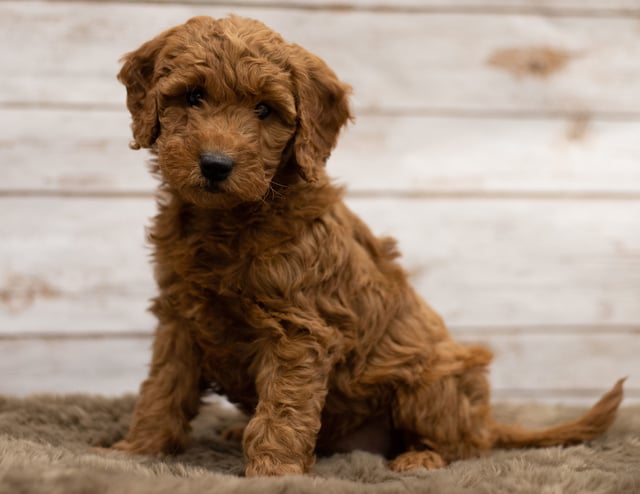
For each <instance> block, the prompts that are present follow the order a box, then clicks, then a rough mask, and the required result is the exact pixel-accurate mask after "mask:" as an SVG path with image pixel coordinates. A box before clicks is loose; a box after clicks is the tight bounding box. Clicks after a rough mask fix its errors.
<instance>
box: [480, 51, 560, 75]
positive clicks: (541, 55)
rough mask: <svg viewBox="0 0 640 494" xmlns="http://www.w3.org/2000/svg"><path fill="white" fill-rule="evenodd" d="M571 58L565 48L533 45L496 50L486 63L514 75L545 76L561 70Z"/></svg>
mask: <svg viewBox="0 0 640 494" xmlns="http://www.w3.org/2000/svg"><path fill="white" fill-rule="evenodd" d="M571 58H572V54H571V53H569V52H568V51H565V50H560V49H556V48H550V47H546V46H537V47H536V46H534V47H528V48H505V49H502V50H497V51H495V52H494V53H493V55H491V56H490V57H489V59H488V60H487V63H488V64H489V65H492V66H494V67H497V68H499V69H503V70H506V71H507V72H510V73H511V74H512V75H514V76H516V77H539V78H545V77H549V76H550V75H552V74H554V73H556V72H559V71H561V70H562V69H563V68H564V67H565V66H566V65H567V63H568V62H569V61H570V60H571Z"/></svg>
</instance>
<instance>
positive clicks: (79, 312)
mask: <svg viewBox="0 0 640 494" xmlns="http://www.w3.org/2000/svg"><path fill="white" fill-rule="evenodd" d="M349 203H350V205H351V206H352V208H353V209H354V210H355V211H356V212H357V213H359V214H361V215H362V217H363V218H364V219H365V221H367V222H369V224H370V225H371V227H372V228H373V230H374V231H375V232H377V233H385V234H392V235H394V236H396V237H397V238H398V239H399V241H400V249H401V251H402V252H403V253H404V257H403V258H402V262H403V264H404V266H405V267H406V268H407V270H408V271H409V272H410V273H411V274H412V278H413V281H414V282H415V285H416V287H417V289H418V290H419V291H420V293H421V294H422V295H424V296H425V297H426V299H427V300H428V301H429V302H430V303H431V304H432V305H433V306H434V307H435V308H437V309H438V310H439V311H440V312H441V313H442V314H443V315H444V316H445V318H446V320H447V321H448V322H449V324H451V325H453V326H478V327H482V326H485V327H513V326H517V325H524V326H530V325H543V326H544V325H547V326H557V325H589V326H593V325H600V324H602V325H638V324H640V305H639V304H638V282H639V280H640V278H639V277H638V276H639V275H638V273H640V229H639V228H638V218H640V201H622V200H620V201H605V200H602V201H562V200H540V201H523V200H482V199H480V200H443V199H438V200H424V199H416V198H412V199H358V198H353V199H350V200H349ZM153 210H154V204H153V201H152V199H150V198H149V199H147V198H142V199H135V198H122V199H118V200H113V199H104V198H103V199H101V198H96V199H74V200H68V199H64V198H49V199H47V198H23V199H21V198H4V199H1V200H0V211H2V218H3V220H2V222H0V238H1V239H3V240H2V242H0V333H5V334H6V333H18V332H43V331H69V332H74V331H75V332H86V331H131V330H150V329H151V328H152V327H153V320H152V318H151V317H150V316H149V315H148V314H146V312H145V308H146V306H147V300H148V298H149V297H150V296H152V295H153V294H154V287H153V282H152V276H151V268H150V267H149V262H148V261H149V260H148V250H147V249H146V248H145V246H144V240H143V228H144V225H145V224H146V223H147V218H148V217H149V216H151V215H152V214H153Z"/></svg>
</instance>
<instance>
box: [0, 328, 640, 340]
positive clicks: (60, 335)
mask: <svg viewBox="0 0 640 494" xmlns="http://www.w3.org/2000/svg"><path fill="white" fill-rule="evenodd" d="M448 330H449V332H450V333H451V335H452V336H453V337H454V338H459V339H464V340H472V339H477V338H479V337H482V338H488V337H491V336H519V335H529V336H531V335H549V336H558V335H596V334H632V335H640V326H637V325H593V326H582V325H581V326H562V325H554V326H535V325H532V326H525V325H521V324H520V325H514V326H513V327H503V328H496V327H488V326H448ZM152 336H153V331H152V330H143V329H138V330H131V331H115V332H114V331H91V332H79V333H66V332H63V331H55V330H48V331H42V332H30V333H17V332H16V333H4V334H2V333H0V341H31V340H40V341H73V340H104V339H147V338H148V339H150V338H151V337H152Z"/></svg>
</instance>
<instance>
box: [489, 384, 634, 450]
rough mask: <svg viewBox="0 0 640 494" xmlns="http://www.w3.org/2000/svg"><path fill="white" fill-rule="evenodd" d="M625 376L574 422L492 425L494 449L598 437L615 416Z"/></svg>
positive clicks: (541, 445)
mask: <svg viewBox="0 0 640 494" xmlns="http://www.w3.org/2000/svg"><path fill="white" fill-rule="evenodd" d="M625 379H626V378H625ZM625 379H620V380H619V381H618V382H617V383H616V384H615V386H614V387H613V388H611V391H609V392H608V393H607V394H605V395H604V396H603V397H602V398H600V401H598V403H596V404H595V405H594V406H593V408H591V410H589V411H588V412H587V413H586V415H584V416H582V417H581V418H579V419H578V420H576V421H574V422H569V423H567V424H562V425H559V426H556V427H551V428H549V429H544V430H540V431H528V430H526V429H522V428H520V427H518V426H517V425H505V424H494V426H493V433H494V446H495V447H497V448H532V447H538V448H543V447H548V446H564V445H569V444H577V443H581V442H583V441H588V440H590V439H593V438H595V437H597V436H599V435H600V434H602V433H603V432H605V431H606V430H607V429H608V428H609V426H610V425H611V424H612V423H613V421H614V419H615V417H616V412H617V410H618V406H619V405H620V402H621V401H622V396H623V391H622V384H623V383H624V381H625Z"/></svg>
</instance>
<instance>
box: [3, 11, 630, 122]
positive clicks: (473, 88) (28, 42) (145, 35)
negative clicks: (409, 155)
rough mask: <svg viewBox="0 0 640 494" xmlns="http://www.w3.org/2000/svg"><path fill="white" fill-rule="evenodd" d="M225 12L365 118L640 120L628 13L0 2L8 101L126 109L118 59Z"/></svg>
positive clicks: (20, 103) (7, 103) (6, 101)
mask: <svg viewBox="0 0 640 494" xmlns="http://www.w3.org/2000/svg"><path fill="white" fill-rule="evenodd" d="M229 10H234V11H235V12H237V13H238V14H240V15H244V16H249V17H256V18H259V19H261V20H263V21H265V22H266V23H267V24H268V25H270V26H272V27H273V28H275V29H276V30H278V31H280V32H281V33H282V34H283V35H284V36H285V37H286V38H288V39H290V40H292V41H295V42H297V43H299V44H301V45H303V46H305V47H307V48H308V49H309V50H311V51H313V52H316V53H318V54H319V55H320V56H322V57H323V58H325V59H326V60H327V62H328V63H329V64H330V65H331V66H332V67H333V68H334V69H335V70H336V72H337V73H338V74H339V75H340V76H341V77H342V78H343V79H344V80H345V81H347V82H349V83H351V84H352V85H353V86H354V88H355V95H354V101H355V104H356V106H357V107H358V108H359V109H360V110H361V111H369V112H389V111H392V112H394V111H399V112H414V113H415V112H434V111H436V112H443V111H444V112H453V113H456V112H461V111H462V112H476V113H481V114H484V113H487V112H489V113H491V112H507V113H523V112H524V113H533V114H555V113H563V114H576V113H577V114H600V115H605V116H609V117H612V118H618V117H624V116H627V117H629V116H633V117H637V116H638V115H639V114H640V98H638V96H637V90H636V87H635V85H634V84H633V83H632V81H635V80H638V79H640V65H638V64H637V63H635V62H636V59H637V57H636V52H635V47H636V46H637V44H638V42H639V40H640V32H639V31H638V29H637V22H636V20H635V19H634V18H633V17H632V16H620V17H606V18H599V17H593V18H590V17H553V18H545V17H537V16H536V17H531V16H528V17H522V16H518V15H501V16H496V15H464V14H446V13H444V14H443V13H397V14H393V15H388V14H381V13H376V12H366V11H318V12H315V11H304V10H293V9H278V8H260V7H257V6H256V7H237V8H231V7H230V6H198V5H193V4H189V5H187V4H185V5H169V4H104V3H90V4H86V3H82V4H78V3H75V2H71V3H65V2H59V3H58V2H54V3H45V4H34V3H31V2H26V3H25V2H0V43H2V44H3V46H20V47H21V49H20V50H3V51H2V52H1V53H0V64H1V65H2V67H3V72H2V76H0V104H3V105H5V106H6V105H9V106H11V105H24V104H81V105H90V106H91V105H93V106H97V107H104V106H114V107H121V106H122V104H123V101H124V90H123V88H122V87H120V86H119V84H118V83H117V82H116V80H115V74H116V73H117V72H118V69H119V65H118V62H117V60H118V59H119V58H120V56H121V55H122V54H124V53H125V52H127V51H130V50H132V49H134V48H136V47H137V46H139V45H140V44H141V43H142V42H144V41H146V40H147V39H150V38H151V37H152V36H154V35H156V34H157V33H158V32H160V31H161V30H163V29H165V28H167V27H169V26H172V25H174V24H176V23H179V22H180V21H183V20H186V19H187V18H189V17H191V16H192V15H195V14H209V15H213V16H217V17H219V16H223V15H226V14H227V13H228V12H229ZM123 20H126V22H125V21H123ZM317 26H331V28H330V29H318V28H317ZM34 32H37V33H38V36H37V38H36V41H37V42H34V37H33V33H34ZM602 88H606V91H603V90H602Z"/></svg>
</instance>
